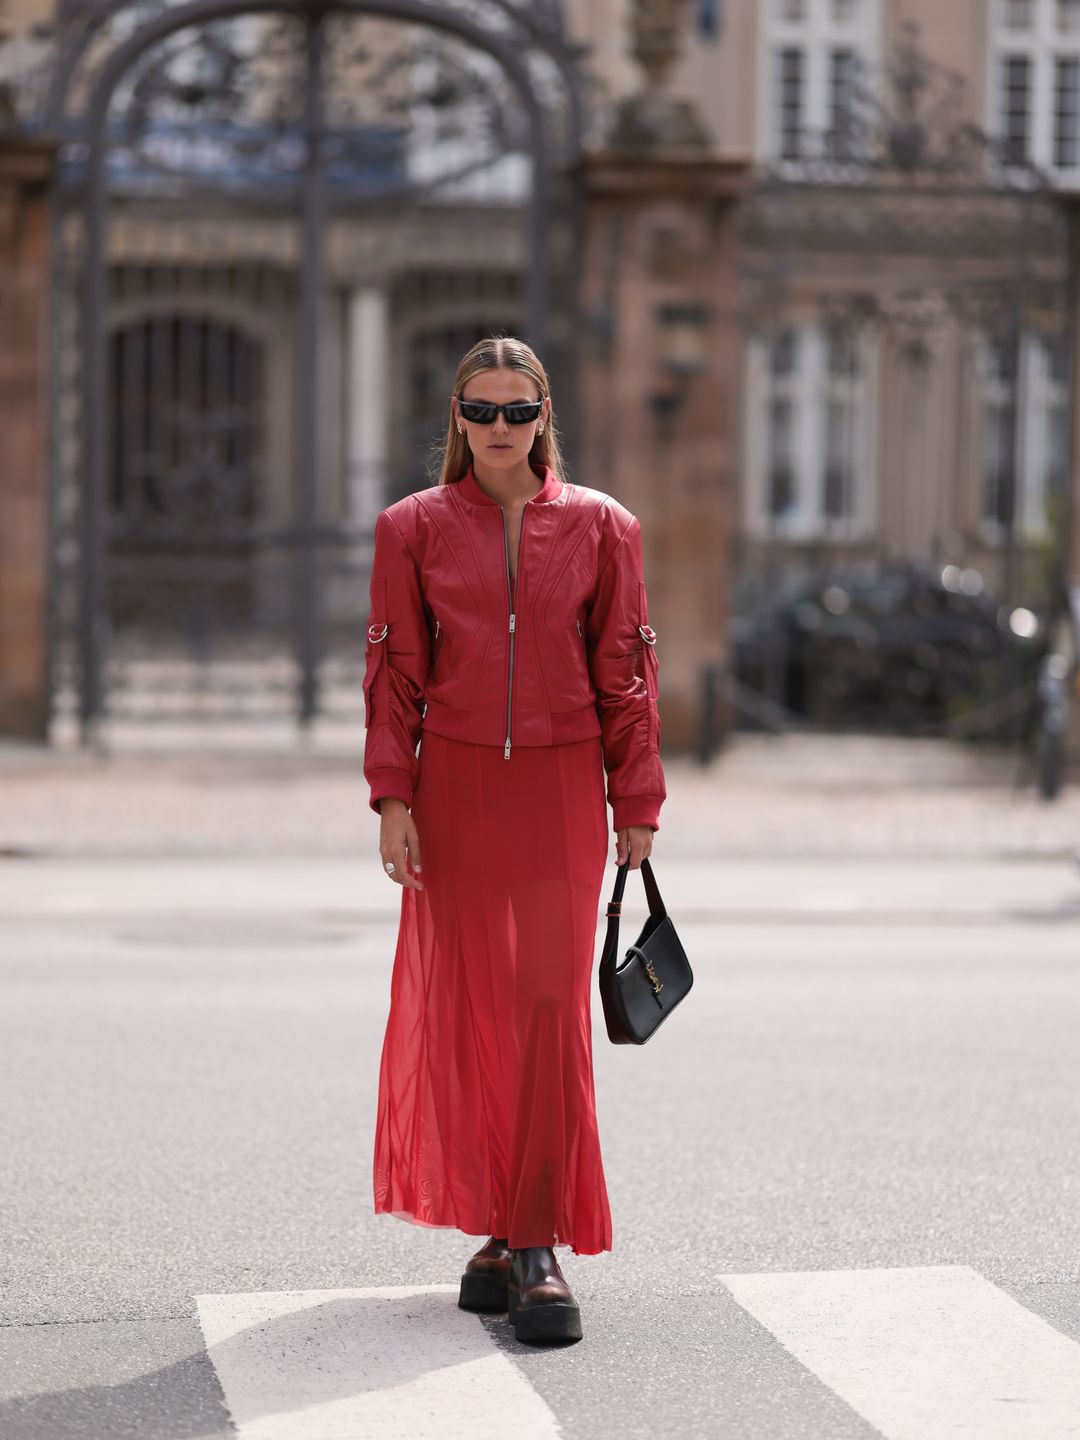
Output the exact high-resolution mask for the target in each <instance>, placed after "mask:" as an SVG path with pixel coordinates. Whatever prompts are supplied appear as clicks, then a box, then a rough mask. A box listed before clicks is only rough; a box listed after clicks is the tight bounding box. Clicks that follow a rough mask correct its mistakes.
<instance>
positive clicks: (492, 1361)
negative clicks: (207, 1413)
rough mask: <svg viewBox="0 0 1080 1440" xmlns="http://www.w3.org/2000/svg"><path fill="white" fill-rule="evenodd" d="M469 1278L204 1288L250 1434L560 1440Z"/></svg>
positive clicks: (217, 1354)
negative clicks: (466, 1295)
mask: <svg viewBox="0 0 1080 1440" xmlns="http://www.w3.org/2000/svg"><path fill="white" fill-rule="evenodd" d="M457 1291H458V1287H457V1285H456V1284H455V1285H427V1286H417V1285H383V1286H370V1287H366V1288H363V1289H356V1290H281V1291H266V1292H258V1293H254V1294H240V1295H197V1296H196V1297H195V1300H196V1303H197V1305H198V1314H199V1324H200V1326H201V1328H202V1333H203V1337H204V1339H205V1341H206V1346H207V1351H208V1353H209V1356H210V1359H211V1361H212V1362H213V1365H214V1368H215V1370H216V1371H217V1375H218V1379H219V1380H220V1382H221V1387H222V1390H223V1392H224V1395H225V1401H226V1404H227V1405H228V1408H229V1413H230V1415H231V1417H232V1420H233V1422H234V1424H235V1425H236V1428H237V1431H238V1434H239V1435H240V1437H241V1440H372V1437H374V1436H378V1437H379V1440H398V1437H400V1440H429V1437H431V1440H434V1437H438V1440H457V1437H459V1436H460V1437H463V1440H464V1437H468V1440H506V1436H507V1434H508V1433H513V1435H514V1436H515V1440H554V1437H557V1436H558V1435H559V1433H560V1432H559V1427H558V1425H557V1423H556V1420H555V1417H554V1415H553V1414H552V1412H551V1410H550V1409H549V1408H548V1406H547V1405H546V1404H545V1403H544V1401H543V1400H542V1399H541V1398H540V1396H539V1395H538V1394H537V1393H536V1391H535V1390H534V1389H533V1388H532V1386H531V1385H530V1384H529V1383H528V1381H527V1380H526V1379H525V1378H524V1376H523V1375H522V1374H521V1372H520V1370H519V1369H518V1368H517V1366H516V1365H515V1364H514V1363H513V1362H512V1361H511V1359H510V1358H509V1357H508V1356H507V1355H506V1354H505V1353H503V1352H502V1351H501V1350H499V1349H498V1348H497V1347H496V1345H495V1344H494V1342H493V1340H492V1338H491V1336H490V1335H489V1332H488V1331H487V1329H486V1328H485V1327H484V1325H483V1324H482V1323H481V1321H480V1320H479V1319H478V1317H477V1316H475V1315H471V1314H469V1313H468V1312H466V1311H464V1310H461V1309H460V1308H459V1307H458V1304H457Z"/></svg>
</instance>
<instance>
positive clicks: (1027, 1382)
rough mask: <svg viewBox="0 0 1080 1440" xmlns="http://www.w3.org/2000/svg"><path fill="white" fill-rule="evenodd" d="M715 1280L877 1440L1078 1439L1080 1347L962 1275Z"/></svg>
mask: <svg viewBox="0 0 1080 1440" xmlns="http://www.w3.org/2000/svg"><path fill="white" fill-rule="evenodd" d="M718 1279H719V1280H721V1281H722V1282H723V1283H724V1284H725V1285H726V1286H727V1287H728V1289H729V1290H730V1291H731V1293H732V1294H733V1295H734V1297H735V1299H736V1300H737V1301H738V1303H739V1304H740V1305H741V1306H742V1307H743V1308H744V1309H745V1310H747V1311H748V1312H749V1313H750V1314H751V1315H752V1316H754V1318H755V1319H756V1320H757V1321H758V1322H759V1323H760V1324H761V1325H763V1326H764V1327H765V1328H766V1329H767V1330H769V1331H770V1332H771V1333H772V1335H774V1336H775V1337H776V1339H777V1340H779V1341H780V1343H781V1344H782V1345H783V1346H784V1347H785V1348H786V1349H787V1350H789V1351H790V1352H791V1354H793V1355H794V1356H795V1357H796V1359H798V1360H799V1361H800V1362H801V1363H802V1364H803V1365H804V1366H805V1367H806V1368H807V1369H808V1370H811V1371H812V1372H813V1373H814V1374H815V1375H816V1376H817V1377H818V1378H819V1379H820V1380H821V1381H822V1382H823V1383H824V1384H826V1385H828V1386H829V1387H830V1388H831V1389H832V1390H834V1391H835V1392H836V1394H837V1395H839V1396H840V1397H841V1399H843V1400H845V1401H846V1402H847V1404H848V1405H850V1406H851V1408H852V1409H853V1410H855V1411H857V1412H858V1414H859V1415H861V1416H862V1417H863V1418H864V1419H865V1420H867V1421H868V1422H869V1423H870V1424H871V1425H873V1426H874V1427H875V1428H876V1429H878V1430H879V1431H880V1432H881V1434H882V1435H883V1436H885V1437H887V1440H950V1437H952V1436H964V1437H968V1440H970V1437H973V1436H974V1437H977V1440H1067V1437H1070V1436H1080V1345H1078V1344H1077V1343H1076V1342H1075V1341H1073V1340H1071V1339H1069V1338H1068V1336H1066V1335H1063V1334H1061V1332H1060V1331H1058V1330H1055V1329H1054V1327H1053V1326H1052V1325H1049V1324H1048V1323H1047V1322H1046V1321H1045V1320H1043V1319H1042V1318H1041V1317H1040V1316H1038V1315H1035V1314H1033V1313H1032V1312H1031V1311H1030V1310H1028V1309H1026V1308H1025V1307H1024V1306H1023V1305H1021V1304H1019V1303H1018V1302H1017V1301H1016V1300H1014V1299H1012V1297H1011V1296H1009V1295H1007V1294H1006V1293H1005V1292H1004V1291H1003V1290H1001V1289H999V1288H998V1287H997V1286H996V1285H994V1284H992V1283H991V1282H990V1281H989V1280H987V1279H986V1278H985V1277H984V1276H982V1275H980V1274H979V1273H978V1272H977V1271H975V1270H973V1269H971V1268H970V1267H969V1266H966V1265H955V1266H950V1265H931V1266H925V1267H916V1268H912V1269H866V1270H833V1271H828V1270H823V1271H814V1270H810V1271H798V1272H790V1273H757V1274H747V1275H720V1276H718Z"/></svg>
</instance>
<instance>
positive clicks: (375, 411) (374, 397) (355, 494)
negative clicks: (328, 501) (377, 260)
mask: <svg viewBox="0 0 1080 1440" xmlns="http://www.w3.org/2000/svg"><path fill="white" fill-rule="evenodd" d="M389 326H390V302H389V297H388V295H387V293H386V290H385V289H384V288H383V287H381V286H364V287H363V288H360V289H357V290H354V291H353V292H352V294H351V295H350V296H349V308H348V320H347V334H348V340H347V344H348V359H347V375H348V378H347V382H346V383H347V386H348V390H347V394H348V416H347V422H346V430H347V434H348V446H349V450H348V507H347V519H348V520H349V522H350V523H351V524H354V525H371V526H374V524H375V518H376V516H377V515H378V513H379V511H380V510H381V509H382V508H383V506H384V505H385V504H386V503H387V500H386V478H387V472H388V465H389V441H390V411H389V405H390V376H389V370H390V334H389Z"/></svg>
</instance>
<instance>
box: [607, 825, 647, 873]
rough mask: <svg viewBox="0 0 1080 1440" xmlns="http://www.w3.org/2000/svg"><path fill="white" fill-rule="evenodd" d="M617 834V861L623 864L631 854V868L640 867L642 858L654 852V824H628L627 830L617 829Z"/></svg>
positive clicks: (636, 868)
mask: <svg viewBox="0 0 1080 1440" xmlns="http://www.w3.org/2000/svg"><path fill="white" fill-rule="evenodd" d="M615 836H616V851H617V853H616V857H615V859H616V863H617V864H619V865H621V864H622V863H623V861H624V860H625V859H626V857H627V854H629V856H630V869H631V870H638V869H640V868H641V862H642V860H644V859H646V858H647V857H648V856H649V855H651V854H652V837H653V828H652V826H651V825H628V826H627V827H626V829H625V830H616V832H615Z"/></svg>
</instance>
